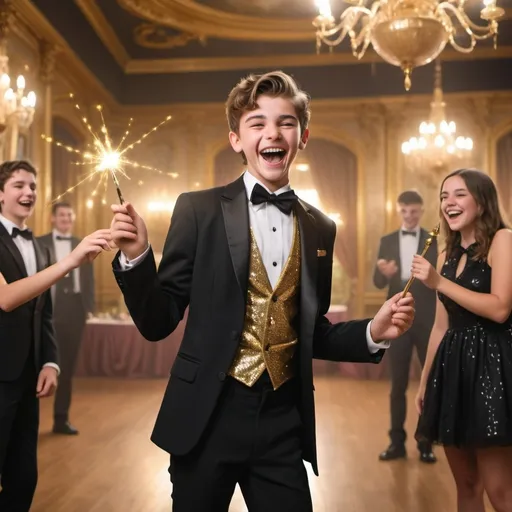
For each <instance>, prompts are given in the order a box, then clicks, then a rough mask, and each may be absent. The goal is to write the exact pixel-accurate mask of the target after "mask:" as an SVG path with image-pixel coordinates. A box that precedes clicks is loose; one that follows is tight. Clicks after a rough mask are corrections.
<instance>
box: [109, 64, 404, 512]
mask: <svg viewBox="0 0 512 512" xmlns="http://www.w3.org/2000/svg"><path fill="white" fill-rule="evenodd" d="M226 111H227V118H228V124H229V130H230V133H229V140H230V142H231V145H232V147H233V149H234V150H235V151H236V152H238V153H240V154H242V156H243V158H244V161H245V163H246V164H247V171H246V172H245V173H244V174H243V175H242V176H241V177H240V178H238V179H237V180H236V181H234V182H233V183H230V184H229V185H226V186H223V187H219V188H214V189H211V190H205V191H199V192H192V193H185V194H182V195H181V196H180V197H179V198H178V200H177V202H176V207H175V209H174V213H173V216H172V222H171V227H170V230H169V233H168V236H167V240H166V242H165V247H164V252H163V258H162V261H161V264H160V266H159V269H158V271H157V269H156V265H155V261H154V256H153V252H152V249H151V247H150V246H149V243H148V235H147V230H146V226H145V224H144V221H143V220H142V218H141V217H140V216H139V215H138V214H137V212H136V211H135V209H134V207H133V206H132V205H131V204H125V205H122V206H119V205H114V206H113V207H112V209H113V212H114V218H113V221H112V226H111V228H112V238H113V240H114V241H115V243H116V244H117V245H118V247H119V249H120V254H119V255H118V257H117V258H116V259H115V260H114V262H113V266H114V272H115V276H116V279H117V282H118V284H119V286H120V289H121V290H122V292H123V294H124V298H125V302H126V304H127V306H128V308H129V311H130V313H131V315H132V317H133V319H134V322H135V324H136V325H137V327H138V329H139V330H140V332H141V333H142V335H143V336H144V337H145V338H147V339H148V340H152V341H157V340H161V339H163V338H165V337H166V336H168V335H169V334H170V333H171V332H172V331H173V330H174V329H175V328H176V326H177V324H178V323H179V322H180V320H181V319H182V318H183V314H184V311H185V309H186V308H187V307H188V308H189V313H188V320H187V326H186V330H185V334H184V338H183V342H182V344H181V347H180V350H179V353H178V355H177V357H176V360H175V362H174V365H173V367H172V371H171V376H170V380H169V385H168V387H167V390H166V392H165V396H164V399H163V403H162V406H161V409H160V413H159V415H158V419H157V422H156V425H155V428H154V431H153V435H152V440H153V441H154V442H155V443H156V444H157V445H158V446H160V447H161V448H162V449H164V450H165V451H167V452H168V453H170V454H171V465H170V475H171V480H172V483H173V493H172V497H173V510H175V511H176V512H207V511H212V512H213V511H215V512H227V510H228V508H229V503H230V501H231V498H232V495H233V492H234V489H235V485H236V484H237V483H238V484H239V485H240V488H241V490H242V493H243V495H244V498H245V501H246V503H247V506H248V508H249V510H250V511H251V512H263V511H265V512H267V511H269V512H272V511H276V512H277V511H279V512H291V511H293V512H310V511H311V510H312V503H311V497H310V492H309V486H308V479H307V475H306V470H305V467H304V463H303V460H306V461H309V462H310V463H311V464H312V466H313V470H314V471H315V473H317V474H318V469H317V457H316V443H315V413H314V398H313V389H314V388H313V374H312V359H313V358H319V359H328V360H333V361H356V362H379V361H380V359H381V358H382V355H383V352H384V350H383V349H384V348H386V347H387V346H388V341H387V340H390V339H393V338H396V337H398V336H400V335H401V334H403V332H405V331H406V329H408V328H409V326H410V324H411V323H412V319H413V316H414V303H413V299H412V297H406V298H405V299H400V297H399V296H398V295H397V296H395V297H392V298H391V299H390V300H388V301H387V302H386V303H385V304H384V305H383V306H382V308H381V309H380V311H379V312H378V313H377V315H376V316H375V317H374V318H373V320H371V321H370V320H360V321H353V322H344V323H339V324H336V325H331V324H330V322H329V321H328V320H327V319H326V317H325V314H326V313H327V311H328V309H329V303H330V295H331V278H332V259H333V245H334V237H335V234H336V226H335V224H334V222H332V221H331V220H330V219H329V218H328V217H326V216H325V215H324V214H322V213H321V212H320V211H318V210H317V209H316V208H313V207H312V206H310V205H308V204H306V203H305V202H304V201H302V200H300V199H298V198H297V196H296V195H295V194H294V192H293V191H292V190H291V188H290V185H289V169H290V166H291V164H292V163H293V161H294V158H295V156H296V154H297V152H298V150H300V149H303V148H304V147H305V145H306V143H307V140H308V137H309V131H308V121H309V117H310V112H309V97H308V96H307V95H306V94H305V93H304V92H303V91H301V90H299V88H298V87H297V85H296V83H295V82H294V80H293V79H292V78H291V77H290V76H288V75H286V74H285V73H282V72H273V73H267V74H265V75H261V76H254V75H250V76H248V77H247V78H245V79H243V80H241V81H240V82H239V83H238V85H236V87H234V89H233V90H232V91H231V93H230V94H229V97H228V100H227V105H226ZM384 340H386V341H384Z"/></svg>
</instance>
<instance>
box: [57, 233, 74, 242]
mask: <svg viewBox="0 0 512 512" xmlns="http://www.w3.org/2000/svg"><path fill="white" fill-rule="evenodd" d="M55 240H59V241H61V242H62V241H64V240H67V241H70V240H71V237H70V236H60V235H57V236H56V237H55Z"/></svg>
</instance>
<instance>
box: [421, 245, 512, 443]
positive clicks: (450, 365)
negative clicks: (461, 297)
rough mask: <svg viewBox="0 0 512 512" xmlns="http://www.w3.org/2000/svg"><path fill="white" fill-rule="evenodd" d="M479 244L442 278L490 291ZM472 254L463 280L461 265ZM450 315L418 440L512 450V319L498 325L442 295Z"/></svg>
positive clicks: (456, 253)
mask: <svg viewBox="0 0 512 512" xmlns="http://www.w3.org/2000/svg"><path fill="white" fill-rule="evenodd" d="M473 250H474V245H473V246H470V247H468V248H467V249H466V250H465V249H463V248H462V247H457V248H455V249H454V250H453V251H452V255H451V256H450V257H449V258H448V259H447V261H446V262H445V264H444V266H443V269H442V272H441V274H442V275H443V276H444V277H446V278H447V279H450V280H451V281H455V282H456V283H457V284H459V285H461V286H464V288H468V289H469V290H472V291H475V292H480V293H490V291H491V267H489V265H488V264H487V263H486V262H484V261H473V260H471V259H470V258H471V255H472V252H473ZM464 252H467V253H468V258H467V263H466V266H465V268H464V270H462V272H461V273H460V275H459V276H458V277H456V272H457V265H458V263H459V261H460V258H461V257H462V255H463V254H464ZM511 265H512V260H511ZM439 299H440V300H441V301H442V303H443V304H444V306H445V308H446V310H447V312H448V317H449V329H448V330H447V331H446V334H445V335H444V337H443V339H442V341H441V343H440V345H439V348H438V350H437V354H436V356H435V358H434V361H433V363H432V368H431V371H430V375H429V378H428V382H427V385H426V390H425V397H424V404H423V412H422V414H421V416H420V419H419V422H418V428H417V430H416V440H417V441H420V442H423V441H427V442H431V443H438V444H442V445H445V446H457V447H472V448H485V447H489V446H507V445H511V446H512V316H510V317H509V318H508V320H507V321H506V322H505V323H503V324H499V323H496V322H493V321H492V320H488V319H486V318H482V317H480V316H478V315H475V314H473V313H471V312H469V311H468V310H467V309H464V308H463V307H461V306H459V305H458V304H457V303H455V302H454V301H452V300H451V299H449V298H448V297H446V296H444V295H442V294H439Z"/></svg>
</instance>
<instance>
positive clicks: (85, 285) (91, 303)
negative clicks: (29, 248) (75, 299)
mask: <svg viewBox="0 0 512 512" xmlns="http://www.w3.org/2000/svg"><path fill="white" fill-rule="evenodd" d="M37 241H38V242H39V243H40V244H41V245H42V246H43V247H45V248H46V249H47V251H48V252H49V254H50V258H51V262H52V263H56V262H57V258H56V256H55V254H56V253H55V243H54V240H53V233H47V234H46V235H42V236H40V237H39V238H38V239H37ZM80 241H81V240H80V239H79V238H77V237H75V236H73V237H71V249H72V250H73V249H74V248H75V247H76V246H77V245H78V244H79V243H80ZM80 295H81V297H82V304H83V307H84V312H85V313H94V308H95V298H94V269H93V266H92V263H84V264H83V265H81V266H80ZM54 315H55V320H66V319H65V318H62V319H61V318H59V311H58V308H57V309H55V311H54Z"/></svg>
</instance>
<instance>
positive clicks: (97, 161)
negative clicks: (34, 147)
mask: <svg viewBox="0 0 512 512" xmlns="http://www.w3.org/2000/svg"><path fill="white" fill-rule="evenodd" d="M70 98H71V99H73V98H74V95H73V94H70ZM75 108H76V110H78V111H79V112H80V114H81V115H80V119H81V121H82V123H83V124H84V126H85V127H86V128H87V131H88V132H89V133H90V135H91V136H92V138H93V143H92V144H91V146H92V148H91V149H90V150H89V151H85V152H82V151H80V150H78V149H76V148H73V147H71V146H69V145H66V144H63V143H62V142H59V141H55V140H54V139H53V138H52V137H49V136H46V135H42V138H43V139H44V140H45V141H46V142H49V143H53V144H55V145H56V146H58V147H61V148H63V149H65V150H66V151H68V152H70V153H75V154H77V155H80V156H82V157H83V158H84V160H83V161H82V162H73V163H74V164H75V165H92V166H93V167H94V168H93V170H92V171H91V172H90V173H88V174H87V175H86V176H85V177H84V178H83V179H81V180H80V181H79V182H78V183H77V184H75V185H73V186H72V187H70V188H69V189H67V190H66V191H65V192H64V193H63V194H60V195H59V196H58V197H57V198H56V201H58V200H60V198H62V196H63V195H65V194H67V193H69V192H71V191H72V190H74V189H75V188H76V187H78V186H79V185H81V184H82V183H84V182H86V181H87V180H88V179H89V180H90V179H93V177H94V175H95V174H97V173H100V179H99V182H98V186H97V187H96V189H95V190H94V192H93V194H92V195H93V196H95V195H96V192H97V189H98V188H99V186H100V185H101V184H102V183H104V185H105V190H106V188H107V181H106V179H105V178H106V177H107V176H108V175H110V177H111V178H112V181H113V182H114V185H115V187H116V192H117V196H118V198H119V201H120V202H121V204H123V203H124V198H123V194H122V192H121V187H120V184H119V179H118V176H117V173H120V174H122V175H123V176H124V177H125V178H127V179H130V178H129V176H128V175H127V174H126V172H125V170H124V168H125V167H126V166H130V167H133V168H135V169H145V170H150V171H156V172H158V173H159V174H164V171H162V170H159V169H157V168H155V167H151V166H148V165H144V164H141V163H138V162H135V161H133V160H129V159H127V158H126V157H125V156H124V155H125V153H127V152H128V151H130V150H131V149H133V148H134V147H135V146H136V145H138V144H141V143H142V142H143V141H144V139H146V138H147V137H148V136H149V135H150V134H151V133H153V132H156V131H157V130H158V129H159V128H160V127H161V126H162V125H164V124H166V123H167V122H168V121H170V119H171V116H167V117H166V118H165V119H164V120H163V121H161V122H160V123H159V124H157V125H156V126H154V127H153V128H151V129H150V130H148V131H147V132H145V133H144V134H143V135H142V136H141V137H140V138H139V139H137V140H136V141H135V142H132V143H130V144H128V145H127V146H125V147H123V144H124V143H125V141H126V139H127V137H128V135H129V133H130V128H131V125H132V122H133V119H130V120H129V123H128V126H127V129H126V131H125V133H124V135H123V137H122V138H121V141H120V142H119V144H118V146H117V147H116V148H115V149H114V146H113V144H112V139H111V138H110V134H109V131H108V129H107V126H106V123H105V119H104V117H103V108H102V106H101V105H97V106H96V110H97V111H98V112H99V114H100V118H101V129H100V134H97V133H95V132H94V130H93V129H92V126H91V124H90V123H89V121H88V119H87V117H85V116H83V115H82V110H81V108H80V105H78V103H75ZM166 174H167V175H168V176H171V177H172V178H176V177H178V174H177V173H174V172H169V173H166ZM105 202H106V201H105V200H103V203H105Z"/></svg>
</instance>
